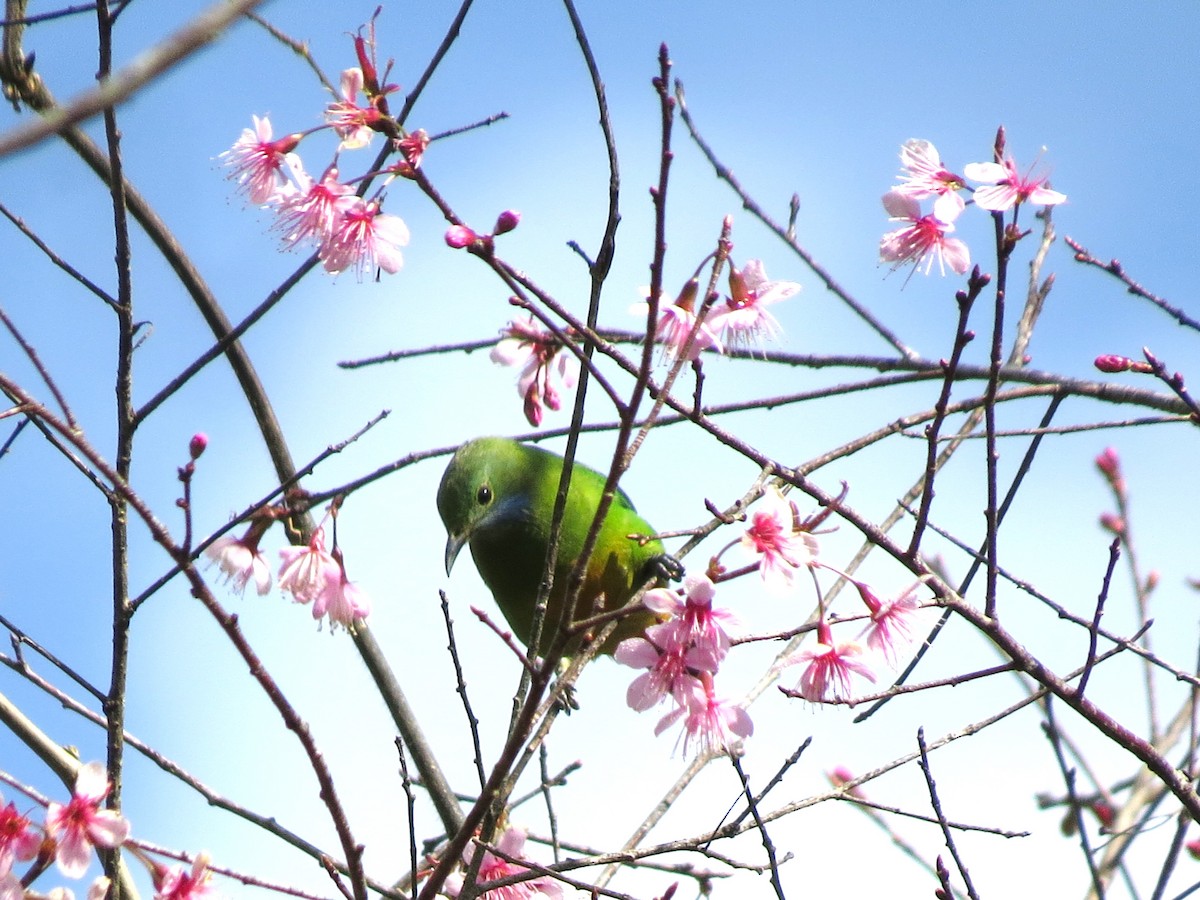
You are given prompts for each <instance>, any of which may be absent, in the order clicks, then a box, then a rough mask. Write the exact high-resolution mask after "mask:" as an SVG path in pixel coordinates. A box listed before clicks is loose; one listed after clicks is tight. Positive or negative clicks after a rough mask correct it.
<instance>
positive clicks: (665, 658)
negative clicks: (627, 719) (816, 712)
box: [613, 621, 705, 712]
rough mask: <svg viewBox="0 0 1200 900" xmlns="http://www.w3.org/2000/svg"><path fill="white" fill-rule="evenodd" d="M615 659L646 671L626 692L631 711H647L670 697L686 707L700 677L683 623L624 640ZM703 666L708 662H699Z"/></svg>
mask: <svg viewBox="0 0 1200 900" xmlns="http://www.w3.org/2000/svg"><path fill="white" fill-rule="evenodd" d="M613 659H615V660H616V661H617V662H619V663H621V665H624V666H629V667H631V668H634V669H646V670H647V671H645V672H643V673H642V674H641V675H639V676H638V677H637V678H635V679H634V680H633V682H632V683H631V684H630V685H629V688H628V689H627V690H626V692H625V702H626V704H628V706H629V708H630V709H633V710H636V711H637V712H644V711H645V710H647V709H650V708H651V707H654V706H657V705H658V704H659V703H661V702H662V701H663V700H665V699H666V698H667V697H672V698H674V700H675V702H676V703H677V704H678V705H679V706H682V705H683V703H684V702H685V700H684V698H685V697H686V696H687V693H688V691H690V690H691V685H692V682H694V681H695V678H696V676H695V675H694V674H693V667H692V666H691V665H689V659H688V644H687V642H686V640H684V639H683V628H682V626H681V625H680V623H679V621H674V622H664V623H662V624H660V625H652V626H650V627H649V628H647V629H646V636H645V637H639V638H629V639H628V640H624V641H621V643H619V644H618V645H617V649H616V651H615V652H614V653H613ZM696 662H699V663H701V664H703V663H704V662H705V660H702V659H701V660H696Z"/></svg>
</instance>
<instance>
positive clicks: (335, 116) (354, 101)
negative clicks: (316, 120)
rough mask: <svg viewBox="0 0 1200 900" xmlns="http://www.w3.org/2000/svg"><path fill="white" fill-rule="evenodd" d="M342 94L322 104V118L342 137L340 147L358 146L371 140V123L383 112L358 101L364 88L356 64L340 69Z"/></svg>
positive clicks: (372, 134) (349, 148)
mask: <svg viewBox="0 0 1200 900" xmlns="http://www.w3.org/2000/svg"><path fill="white" fill-rule="evenodd" d="M340 87H341V90H342V96H341V98H340V99H338V100H335V101H334V102H333V103H330V104H329V105H328V106H327V107H325V121H326V122H328V123H329V124H330V125H332V126H333V130H334V131H336V132H337V133H338V136H339V137H340V138H341V139H342V144H341V149H343V150H358V149H361V148H363V147H366V146H367V145H368V144H370V143H371V138H373V137H374V136H375V131H374V129H373V128H372V127H371V126H372V125H373V124H375V123H376V122H378V121H379V120H380V119H381V118H382V116H381V115H380V113H379V110H378V109H376V108H375V107H374V106H373V105H370V104H368V105H367V106H359V105H358V95H359V93H360V92H361V91H362V89H363V72H362V69H360V68H358V67H357V66H356V67H354V68H351V69H346V70H345V71H343V72H342V79H341V85H340Z"/></svg>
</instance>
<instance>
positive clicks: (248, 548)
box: [204, 525, 271, 597]
mask: <svg viewBox="0 0 1200 900" xmlns="http://www.w3.org/2000/svg"><path fill="white" fill-rule="evenodd" d="M260 536H261V534H260V533H256V528H255V526H253V525H252V526H251V527H250V529H249V530H248V531H247V532H246V534H245V535H243V536H242V537H240V538H235V537H230V536H229V535H225V536H224V537H219V538H217V539H216V540H215V541H213V542H212V543H211V544H209V545H208V548H207V549H206V550H205V551H204V555H205V556H207V557H208V559H209V561H210V562H212V563H213V564H214V565H216V566H218V567H219V568H220V570H221V574H222V575H223V576H224V580H225V582H226V583H227V584H228V585H229V586H230V587H231V588H232V589H233V590H234V591H235V592H236V593H238V594H245V593H246V585H248V584H249V583H250V582H251V580H253V581H254V588H255V590H256V591H258V596H260V597H263V596H266V594H267V592H268V591H270V590H271V565H270V563H268V562H267V559H266V557H265V556H263V555H262V553H261V552H260V551H259V549H258V540H259V537H260Z"/></svg>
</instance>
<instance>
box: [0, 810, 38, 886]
mask: <svg viewBox="0 0 1200 900" xmlns="http://www.w3.org/2000/svg"><path fill="white" fill-rule="evenodd" d="M41 846H42V836H41V835H40V834H39V833H38V832H37V831H35V830H34V828H33V826H32V825H31V824H30V822H29V819H28V818H27V817H25V816H23V815H21V814H20V813H19V812H17V807H16V805H15V804H13V803H11V802H10V803H9V804H8V805H7V806H5V807H4V808H3V809H0V871H3V870H6V869H8V867H9V866H11V865H12V864H13V862H14V861H15V860H21V861H22V862H24V861H25V860H28V859H33V858H34V857H35V856H37V853H38V850H39V849H40V848H41Z"/></svg>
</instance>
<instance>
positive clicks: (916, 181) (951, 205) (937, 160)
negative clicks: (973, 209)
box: [894, 138, 965, 222]
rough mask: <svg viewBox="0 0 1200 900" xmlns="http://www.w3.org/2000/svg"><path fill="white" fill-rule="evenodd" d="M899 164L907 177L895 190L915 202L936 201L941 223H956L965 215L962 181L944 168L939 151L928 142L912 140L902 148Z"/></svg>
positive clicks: (903, 175)
mask: <svg viewBox="0 0 1200 900" xmlns="http://www.w3.org/2000/svg"><path fill="white" fill-rule="evenodd" d="M900 164H901V165H902V166H903V167H904V173H902V174H901V175H899V176H898V177H899V179H900V184H898V185H896V187H895V188H894V190H895V191H896V192H897V193H900V194H902V195H903V196H905V197H911V198H912V199H914V200H924V199H925V198H926V197H935V198H936V199H935V200H934V202H933V214H934V215H935V216H936V217H937V218H938V219H939V220H940V221H942V222H953V221H954V219H956V218H957V217H958V214H959V213H961V212H962V211H963V207H964V206H965V203H964V201H963V199H962V197H961V196H960V195H959V193H958V191H959V189H961V188H962V187H963V177H962V176H961V175H956V174H954V173H953V172H951V171H950V170H949V169H947V168H946V167H945V166H944V165H942V158H941V157H940V156H939V155H938V152H937V148H936V147H934V146H933V144H931V143H930V142H929V141H923V140H918V139H916V138H913V139H912V140H908V141H905V142H904V145H903V146H902V147H901V148H900Z"/></svg>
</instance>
